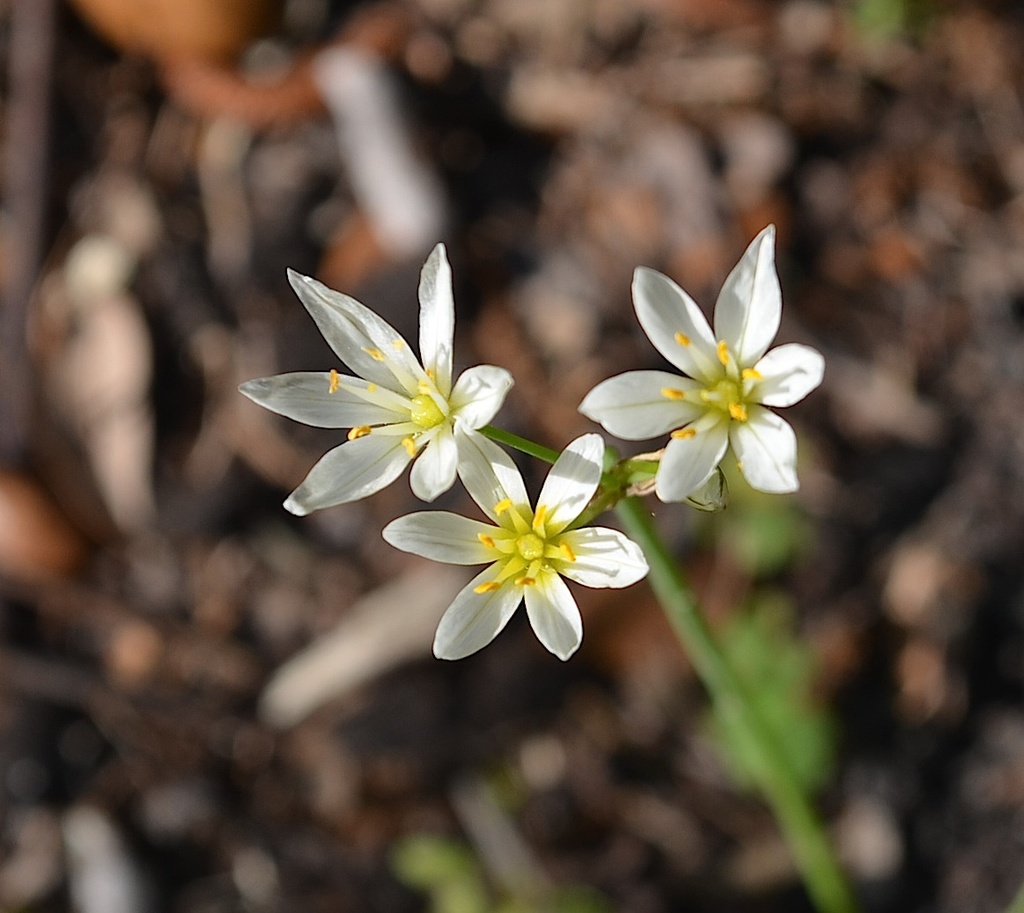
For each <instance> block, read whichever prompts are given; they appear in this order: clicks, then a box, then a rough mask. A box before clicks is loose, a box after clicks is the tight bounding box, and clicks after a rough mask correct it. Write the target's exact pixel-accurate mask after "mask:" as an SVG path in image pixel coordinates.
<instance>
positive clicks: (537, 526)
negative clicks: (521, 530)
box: [533, 504, 548, 533]
mask: <svg viewBox="0 0 1024 913" xmlns="http://www.w3.org/2000/svg"><path fill="white" fill-rule="evenodd" d="M547 515H548V506H547V504H538V505H537V513H535V514H534V515H533V531H534V532H535V533H543V531H544V518H545V517H546V516H547Z"/></svg>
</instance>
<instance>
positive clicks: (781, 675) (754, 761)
mask: <svg viewBox="0 0 1024 913" xmlns="http://www.w3.org/2000/svg"><path fill="white" fill-rule="evenodd" d="M792 614H793V613H792V609H791V606H790V604H789V602H788V600H787V599H786V597H785V596H783V595H781V594H774V595H773V594H767V595H762V596H761V598H760V599H759V600H758V602H757V603H756V604H755V605H754V606H753V607H752V609H751V610H750V611H749V612H745V613H741V614H739V615H737V616H736V617H735V618H734V619H732V621H731V622H730V623H729V625H728V626H727V627H726V628H725V629H724V630H723V631H722V632H721V635H720V637H721V646H722V650H723V652H724V653H725V654H726V657H727V659H728V661H729V663H730V665H731V666H732V667H733V668H734V669H735V670H736V672H737V674H739V676H740V677H741V678H742V679H743V681H744V683H745V685H746V686H747V688H748V690H749V693H750V696H751V698H752V700H753V702H754V704H755V707H756V710H757V712H758V713H759V714H760V716H761V718H762V719H763V720H764V721H765V723H766V724H767V725H768V726H769V727H770V728H771V730H772V731H773V732H774V734H775V737H776V742H777V744H778V745H779V746H780V748H781V750H782V753H783V755H784V759H785V761H787V762H788V764H789V767H790V770H791V772H792V775H793V776H794V778H795V779H796V781H797V782H798V783H799V784H800V786H801V787H802V788H803V789H804V791H805V792H807V793H812V792H814V791H815V790H817V789H819V788H820V787H821V786H823V785H824V784H825V783H826V782H827V781H828V779H829V777H830V776H831V773H832V762H833V753H834V745H835V725H834V723H833V720H832V718H831V717H830V716H829V714H828V712H827V710H826V709H824V708H822V707H820V706H818V705H817V703H816V702H815V700H814V698H813V684H814V675H815V662H814V655H813V654H812V652H811V650H810V648H809V647H808V646H807V645H806V644H804V643H803V642H801V641H800V639H799V638H798V637H797V636H796V634H795V632H794V630H793V622H792ZM709 729H710V733H711V735H712V738H713V739H714V740H715V742H716V743H717V745H718V746H719V749H720V750H721V752H722V754H723V755H724V756H725V758H726V760H727V762H728V764H729V767H730V768H731V771H732V773H733V775H734V776H735V778H736V780H737V782H739V783H740V784H741V785H743V786H748V787H749V786H752V785H753V784H754V783H755V782H756V781H757V780H758V776H757V771H758V769H759V767H760V764H761V758H760V757H759V755H758V753H757V751H758V749H757V748H756V746H754V745H753V744H752V742H751V740H750V739H749V737H748V735H747V733H746V727H745V725H743V724H741V722H739V721H738V720H736V718H735V717H733V716H731V715H730V714H729V713H727V712H725V708H717V707H712V715H711V719H710V726H709Z"/></svg>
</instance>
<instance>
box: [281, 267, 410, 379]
mask: <svg viewBox="0 0 1024 913" xmlns="http://www.w3.org/2000/svg"><path fill="white" fill-rule="evenodd" d="M288 281H289V282H290V283H291V285H292V288H293V289H294V290H295V294H296V295H298V297H299V300H300V301H301V302H302V303H303V305H305V307H306V310H307V311H309V313H310V316H311V317H312V318H313V319H314V320H315V321H316V325H317V326H318V327H319V328H320V332H321V333H322V334H323V337H324V339H326V340H327V343H328V344H329V345H330V347H331V348H332V349H334V351H335V352H336V353H337V355H338V357H339V358H340V359H341V360H342V361H343V362H345V364H347V365H348V366H349V367H350V368H351V369H352V370H353V371H354V372H355V373H356V374H358V375H359V376H360V377H365V378H366V379H367V380H371V381H373V382H374V383H377V384H380V385H381V386H384V387H389V388H390V389H395V388H396V384H399V385H400V386H401V388H402V389H403V390H404V391H405V392H406V393H409V394H411V395H415V393H416V389H417V383H418V381H419V380H420V379H421V378H422V377H423V376H424V374H423V369H422V368H421V367H420V365H419V362H418V361H416V356H415V355H414V354H413V353H412V351H411V350H410V348H409V344H408V343H407V342H406V341H405V340H404V339H403V338H402V336H401V334H400V333H399V332H398V331H397V330H396V329H395V328H394V327H392V326H391V324H389V323H388V322H387V321H386V320H384V319H383V318H382V317H379V316H378V315H377V314H375V313H374V312H373V311H371V310H370V309H369V308H368V307H366V306H365V305H363V304H360V303H359V302H358V301H356V300H355V298H350V297H349V296H348V295H344V294H342V293H341V292H336V291H334V290H333V289H329V288H328V287H327V286H326V285H324V284H323V283H321V282H317V281H316V279H312V278H310V277H309V276H303V275H302V274H301V273H297V272H295V271H294V270H288ZM370 352H374V353H376V354H377V355H378V356H379V357H377V358H375V357H373V356H372V355H371V354H370Z"/></svg>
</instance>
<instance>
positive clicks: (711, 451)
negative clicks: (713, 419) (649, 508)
mask: <svg viewBox="0 0 1024 913" xmlns="http://www.w3.org/2000/svg"><path fill="white" fill-rule="evenodd" d="M728 425H729V423H728V421H726V420H725V419H723V420H722V421H720V422H718V423H717V424H715V425H712V426H711V427H709V428H707V429H703V430H700V431H698V432H697V434H696V435H694V436H693V437H688V438H676V437H674V438H670V439H669V442H668V444H667V445H666V447H665V455H664V456H663V457H662V458H661V465H660V466H659V467H658V473H657V475H656V476H655V480H654V486H655V491H656V492H657V495H658V497H659V498H660V499H661V500H662V501H682V500H683V499H684V498H686V496H687V495H689V494H690V493H691V492H693V491H696V490H697V489H698V488H700V487H701V486H702V485H703V484H704V483H705V482H706V481H707V480H708V479H709V478H710V477H711V473H713V472H714V471H715V467H716V466H717V465H718V464H719V463H720V462H721V461H722V457H723V456H725V451H726V448H727V447H728V446H729V431H728Z"/></svg>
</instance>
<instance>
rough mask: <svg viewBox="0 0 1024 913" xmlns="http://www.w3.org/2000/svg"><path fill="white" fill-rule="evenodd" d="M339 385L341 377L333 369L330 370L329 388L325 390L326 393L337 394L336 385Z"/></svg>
mask: <svg viewBox="0 0 1024 913" xmlns="http://www.w3.org/2000/svg"><path fill="white" fill-rule="evenodd" d="M340 383H341V375H340V374H339V373H338V372H337V371H335V370H334V368H331V383H330V386H329V387H328V388H327V392H328V393H337V392H338V384H340Z"/></svg>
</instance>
